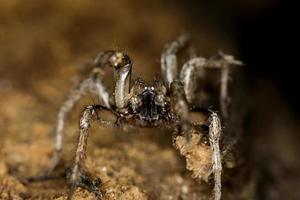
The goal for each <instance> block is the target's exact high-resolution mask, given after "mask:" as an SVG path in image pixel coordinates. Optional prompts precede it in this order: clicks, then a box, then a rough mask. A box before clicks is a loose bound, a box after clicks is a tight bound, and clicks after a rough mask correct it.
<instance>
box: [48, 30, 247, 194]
mask: <svg viewBox="0 0 300 200" xmlns="http://www.w3.org/2000/svg"><path fill="white" fill-rule="evenodd" d="M187 40H188V37H187V36H186V35H181V36H179V37H178V38H177V39H176V40H175V41H173V42H171V43H169V44H167V45H166V46H165V49H164V50H163V53H162V56H161V69H162V80H155V81H154V82H153V83H152V84H146V83H145V82H144V81H143V80H141V79H138V80H136V81H134V82H133V83H132V82H131V70H132V62H131V60H130V58H129V56H127V55H126V54H124V53H121V52H118V51H105V52H102V53H100V54H99V55H98V56H97V57H96V59H95V60H94V64H93V69H92V72H91V74H90V76H89V77H88V78H87V79H84V80H83V81H81V82H80V83H79V84H78V85H77V86H76V87H75V88H74V89H72V90H71V92H70V93H69V95H68V98H67V100H66V101H65V102H64V104H63V105H62V106H61V108H60V110H59V113H58V117H57V125H56V148H55V154H54V156H53V158H52V160H51V162H50V165H49V166H48V168H47V170H46V172H45V176H49V175H50V174H51V173H52V171H53V170H54V168H55V167H56V166H57V164H58V162H59V160H60V157H61V151H62V141H63V135H64V132H63V129H64V122H65V118H66V115H67V114H68V113H69V112H70V111H71V110H72V108H73V107H74V105H75V103H76V102H78V101H79V100H80V99H81V97H82V96H83V95H84V94H85V93H86V92H91V93H93V94H96V95H97V96H99V98H100V102H102V103H100V104H97V105H89V106H86V107H85V108H84V110H83V111H82V114H81V117H80V122H79V140H78V145H77V149H76V154H75V160H74V163H73V166H72V168H71V170H70V172H69V174H68V176H67V180H68V184H69V186H70V190H69V193H68V199H72V196H73V193H74V191H75V189H76V188H77V187H82V188H84V189H87V190H88V191H90V192H92V193H94V194H95V196H96V197H100V196H102V192H101V190H100V189H99V185H100V184H101V181H100V179H96V181H95V180H92V179H91V178H90V177H89V176H88V175H87V173H86V172H85V171H84V169H83V166H84V161H85V158H86V146H87V138H88V135H89V130H90V124H91V122H92V121H93V120H97V121H98V122H99V123H100V124H101V125H104V126H113V127H119V126H121V125H122V124H130V125H133V126H137V127H164V128H168V129H172V130H174V131H175V132H176V133H179V132H183V133H185V136H186V139H187V141H189V140H190V130H191V129H195V128H196V126H197V125H199V123H197V122H193V121H192V120H191V119H190V114H191V113H193V114H197V113H200V112H202V114H203V111H205V113H206V116H207V120H206V124H207V127H208V130H209V131H208V132H209V144H210V147H211V151H212V161H211V162H212V163H211V166H212V172H213V174H214V179H213V180H214V192H213V193H214V199H215V200H219V199H220V198H221V171H222V162H221V153H220V147H219V140H220V137H221V123H220V119H219V117H218V115H217V114H216V112H213V111H211V110H208V109H205V108H204V109H203V108H201V111H200V110H199V109H198V108H197V106H195V105H194V102H195V100H197V99H198V100H199V98H198V97H197V96H196V93H195V90H196V88H197V86H198V85H199V83H198V82H197V81H196V80H198V79H199V77H200V78H203V77H204V76H205V69H220V70H221V78H220V80H221V84H220V108H221V114H222V117H223V119H225V118H226V117H227V115H228V113H227V105H228V103H227V102H228V95H227V82H228V77H229V67H230V66H231V65H240V64H241V62H240V61H237V60H235V59H234V58H233V57H232V56H229V55H225V54H223V53H219V55H218V56H217V57H213V58H211V59H205V58H203V57H195V56H194V57H192V58H191V59H190V60H188V61H187V62H186V63H185V64H184V65H183V67H182V69H181V71H180V73H178V69H177V57H176V53H177V52H178V51H179V50H180V49H182V48H183V47H184V46H185V45H186V43H187ZM108 68H112V69H113V71H114V77H115V88H114V94H113V95H112V96H110V95H111V94H109V92H108V91H107V89H106V87H105V85H104V84H103V82H102V80H101V78H100V75H101V73H103V72H104V70H107V69H108ZM197 77H198V79H197ZM104 110H105V111H109V112H111V113H113V114H114V115H115V116H116V119H117V120H116V121H115V122H110V121H105V120H103V119H101V112H102V111H104Z"/></svg>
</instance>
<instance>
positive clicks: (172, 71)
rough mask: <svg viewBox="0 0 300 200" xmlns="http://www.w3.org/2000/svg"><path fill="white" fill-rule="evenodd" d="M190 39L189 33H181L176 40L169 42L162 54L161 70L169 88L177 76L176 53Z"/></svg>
mask: <svg viewBox="0 0 300 200" xmlns="http://www.w3.org/2000/svg"><path fill="white" fill-rule="evenodd" d="M187 41H188V35H186V34H183V35H180V36H179V37H178V38H176V40H174V41H173V42H171V43H169V44H167V45H166V46H165V48H164V50H163V53H162V55H161V60H160V62H161V71H162V76H163V79H164V82H165V84H166V86H167V87H168V88H170V86H171V83H172V82H173V80H175V79H176V78H177V75H178V72H177V71H178V69H177V67H178V66H177V57H176V53H177V52H178V51H179V50H180V49H182V48H183V47H184V46H185V45H186V44H187Z"/></svg>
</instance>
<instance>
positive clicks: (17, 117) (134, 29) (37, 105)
mask: <svg viewBox="0 0 300 200" xmlns="http://www.w3.org/2000/svg"><path fill="white" fill-rule="evenodd" d="M141 8H143V9H141ZM137 16H139V17H137ZM202 21H203V22H202ZM199 23H203V27H204V28H203V29H202V30H197V29H191V28H192V24H191V23H190V22H189V18H187V16H185V13H184V12H183V11H182V9H180V8H178V7H176V5H172V4H169V3H168V1H166V3H159V1H151V2H150V1H149V2H147V1H146V2H144V3H140V2H139V1H136V0H130V1H120V2H118V3H117V2H115V1H93V0H86V1H78V0H75V1H70V0H60V1H50V0H49V1H48V0H47V1H37V0H31V1H29V2H27V3H23V2H20V1H17V0H11V1H0V44H1V46H0V96H1V97H0V113H1V115H0V136H1V137H0V138H1V139H0V145H1V147H0V199H57V200H58V199H59V200H62V199H66V193H67V187H66V183H65V180H64V179H55V180H50V181H44V182H36V183H27V182H25V181H24V179H25V178H26V177H29V176H35V175H40V174H41V172H42V171H43V169H45V167H46V166H47V164H48V162H49V159H50V158H51V155H52V153H53V145H54V125H55V120H56V115H57V111H58V109H59V106H60V105H61V104H62V102H63V100H64V99H65V97H66V94H67V91H68V90H69V89H70V88H71V87H72V85H73V84H74V83H75V82H76V80H77V73H78V71H79V69H80V66H81V65H82V64H84V63H86V62H88V61H89V60H90V59H91V58H92V57H93V56H95V55H96V54H97V52H98V51H100V50H107V49H120V50H124V51H126V52H128V53H129V55H130V56H131V57H132V59H133V62H134V69H133V70H134V72H133V73H134V75H135V76H142V77H144V78H145V79H146V80H151V79H152V77H153V76H154V75H155V74H156V73H158V72H159V67H160V66H159V58H160V53H161V50H162V48H163V46H164V44H165V43H166V42H168V41H170V40H171V39H172V38H174V37H175V36H176V35H178V33H180V32H181V31H183V30H186V29H189V30H191V31H190V32H191V33H192V36H193V39H194V40H195V46H196V47H197V48H198V47H199V48H198V50H199V52H201V53H202V54H204V55H212V54H213V53H215V52H217V50H219V49H220V48H221V49H224V50H227V51H228V52H230V53H232V54H237V52H236V48H235V43H234V39H233V38H231V37H230V35H226V34H225V33H224V32H222V30H219V29H218V28H217V26H215V25H213V24H212V25H210V24H209V23H207V22H205V20H202V19H199ZM200 44H201V45H200ZM108 78H109V77H108ZM262 85H263V87H261V86H262ZM257 88H259V89H258V90H256V91H255V92H252V97H253V99H259V101H260V102H261V103H260V104H255V103H253V102H252V101H251V100H249V102H250V103H249V104H250V105H249V107H250V108H249V109H250V110H251V111H252V115H251V116H255V117H252V118H251V125H250V126H249V127H248V128H249V130H247V131H246V132H247V134H248V135H247V134H246V135H245V139H244V140H247V139H249V143H247V145H248V146H249V147H250V148H249V149H250V150H249V152H248V153H249V154H251V156H249V157H250V158H251V159H252V160H251V161H250V163H249V162H248V164H247V165H248V167H249V166H253V170H251V175H252V174H255V175H253V177H249V180H246V181H244V182H243V183H241V184H245V185H244V186H245V187H244V190H243V191H239V192H238V193H239V197H238V199H256V198H258V196H263V194H267V195H268V197H270V196H271V198H266V199H280V197H282V195H284V197H287V198H284V199H299V198H300V194H299V191H297V189H295V188H297V187H296V186H299V180H298V178H299V173H298V172H297V171H298V170H297V169H299V166H300V165H299V159H298V152H299V147H298V146H299V145H297V141H299V140H298V139H299V138H298V136H297V134H295V133H297V132H299V125H297V120H296V119H294V118H293V117H292V116H291V114H290V112H289V110H288V108H287V107H286V106H285V102H284V101H283V100H282V99H281V97H279V96H278V95H277V93H276V91H275V90H274V89H273V87H272V86H271V85H270V84H269V83H268V82H264V81H261V82H260V83H257ZM266 91H267V92H268V93H269V94H270V95H269V97H266V95H265V92H266ZM267 96H268V95H267ZM270 99H272V102H273V103H272V104H268V102H269V101H270ZM95 102H97V100H96V99H95V98H94V97H92V96H88V97H86V98H84V99H83V100H82V101H81V102H80V104H78V105H77V106H76V108H75V110H74V112H73V113H72V115H71V116H70V120H69V122H68V123H67V126H66V130H65V132H66V138H65V141H64V143H65V145H64V150H63V160H62V162H61V163H60V165H59V167H58V169H57V170H56V173H57V174H59V173H60V172H62V171H63V170H64V169H65V168H66V167H67V166H70V164H71V161H72V159H73V156H74V148H75V145H76V141H77V137H78V118H79V113H80V111H81V110H82V108H83V106H84V105H88V104H91V103H95ZM255 102H258V100H256V101H255ZM254 105H255V106H254ZM274 108H275V111H276V112H275V111H274ZM274 115H275V116H274ZM279 116H280V117H279ZM286 133H287V134H286ZM270 137H271V138H272V142H271V143H270V142H269V138H270ZM251 146H255V148H251ZM203 148H205V147H203ZM86 165H87V168H88V169H89V171H90V172H91V174H93V175H94V176H99V177H101V179H102V180H103V186H102V187H103V189H104V190H105V193H106V194H105V197H104V199H124V200H125V199H128V200H129V199H137V200H138V199H168V200H171V199H208V198H209V196H210V194H211V189H212V187H211V185H209V184H208V183H205V182H203V181H199V180H196V179H193V178H192V172H191V171H188V170H187V169H186V160H185V158H184V157H182V156H180V154H179V152H178V150H176V149H174V148H173V146H172V140H171V133H169V132H168V131H164V130H157V129H145V130H140V129H134V130H131V129H130V130H115V129H106V128H101V127H97V126H95V127H94V128H93V130H92V134H91V137H90V138H89V143H88V158H87V163H86ZM231 174H232V172H231ZM290 185H293V187H290ZM258 186H259V188H260V189H257V187H258ZM236 193H237V191H236V189H235V188H233V186H232V185H230V184H229V185H225V186H224V196H223V198H224V199H237V196H234V195H235V194H236ZM75 199H93V195H92V194H91V193H89V192H87V191H84V190H82V189H78V190H77V191H76V193H75ZM262 199H264V197H262ZM281 199H282V198H281Z"/></svg>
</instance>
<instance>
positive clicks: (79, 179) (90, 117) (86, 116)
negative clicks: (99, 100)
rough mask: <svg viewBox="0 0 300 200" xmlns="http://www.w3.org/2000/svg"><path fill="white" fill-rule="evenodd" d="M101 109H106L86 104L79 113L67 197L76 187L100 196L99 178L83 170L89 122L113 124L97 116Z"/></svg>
mask: <svg viewBox="0 0 300 200" xmlns="http://www.w3.org/2000/svg"><path fill="white" fill-rule="evenodd" d="M102 110H108V109H107V108H105V107H103V106H101V105H93V106H87V107H86V108H85V109H84V110H83V111H82V114H81V117H80V121H79V139H78V144H77V148H76V154H75V160H74V164H73V166H72V169H71V171H70V173H69V174H68V176H67V179H68V180H67V181H68V184H69V186H70V190H69V193H68V199H72V196H73V193H74V192H75V190H76V188H77V187H82V188H84V189H86V190H88V191H90V192H92V193H94V194H95V196H96V197H99V196H101V195H102V194H101V190H100V189H99V185H100V183H101V180H100V179H99V178H96V179H95V180H92V178H91V177H90V176H89V175H88V173H87V172H85V171H84V169H83V168H84V162H85V159H86V149H87V139H88V136H89V131H90V126H91V123H92V122H93V121H95V120H98V121H99V122H100V124H103V125H104V126H114V123H113V122H109V121H103V120H101V118H100V117H99V113H100V112H101V111H102Z"/></svg>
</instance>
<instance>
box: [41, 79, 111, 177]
mask: <svg viewBox="0 0 300 200" xmlns="http://www.w3.org/2000/svg"><path fill="white" fill-rule="evenodd" d="M89 91H90V92H92V93H94V94H96V95H98V96H99V99H100V100H102V102H103V104H104V106H106V107H108V108H109V107H110V105H109V94H108V92H107V91H106V88H105V87H104V85H103V84H102V82H101V80H100V79H96V78H87V79H85V80H83V81H82V82H80V83H79V84H78V85H77V86H76V87H75V88H74V89H72V90H71V91H70V93H69V95H68V97H67V100H66V101H65V102H64V103H63V105H62V106H61V107H60V109H59V112H58V115H57V122H56V129H55V134H56V138H55V152H54V155H53V157H52V159H51V161H50V163H49V165H48V167H47V169H46V171H45V172H44V175H45V176H49V175H50V174H51V173H52V171H53V170H54V168H55V167H56V165H57V164H58V162H59V160H60V156H61V151H62V144H63V136H64V124H65V120H66V116H67V115H68V114H69V113H70V112H71V110H72V109H73V107H74V106H75V104H76V103H77V102H78V101H79V100H80V99H81V98H82V97H83V96H84V95H85V94H86V93H87V92H89Z"/></svg>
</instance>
